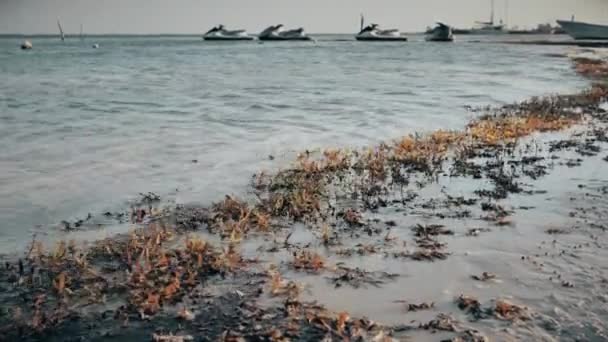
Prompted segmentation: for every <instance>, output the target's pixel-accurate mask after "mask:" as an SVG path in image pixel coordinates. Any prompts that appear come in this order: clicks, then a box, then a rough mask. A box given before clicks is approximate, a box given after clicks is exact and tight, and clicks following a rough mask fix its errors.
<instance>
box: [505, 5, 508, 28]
mask: <svg viewBox="0 0 608 342" xmlns="http://www.w3.org/2000/svg"><path fill="white" fill-rule="evenodd" d="M505 27H506V28H509V0H505Z"/></svg>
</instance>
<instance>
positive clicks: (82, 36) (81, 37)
mask: <svg viewBox="0 0 608 342" xmlns="http://www.w3.org/2000/svg"><path fill="white" fill-rule="evenodd" d="M83 39H84V34H83V31H82V24H80V40H83Z"/></svg>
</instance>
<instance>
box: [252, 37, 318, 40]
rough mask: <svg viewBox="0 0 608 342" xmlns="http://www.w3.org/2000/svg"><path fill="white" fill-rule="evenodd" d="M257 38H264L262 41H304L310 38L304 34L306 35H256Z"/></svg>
mask: <svg viewBox="0 0 608 342" xmlns="http://www.w3.org/2000/svg"><path fill="white" fill-rule="evenodd" d="M258 39H259V40H264V41H287V40H299V41H306V40H312V38H310V37H308V36H306V37H272V36H271V37H258Z"/></svg>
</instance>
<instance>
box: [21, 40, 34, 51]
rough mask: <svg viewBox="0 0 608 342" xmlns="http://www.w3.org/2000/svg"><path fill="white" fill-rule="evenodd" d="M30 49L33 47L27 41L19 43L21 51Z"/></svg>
mask: <svg viewBox="0 0 608 342" xmlns="http://www.w3.org/2000/svg"><path fill="white" fill-rule="evenodd" d="M32 47H33V45H32V43H31V42H30V41H29V40H25V41H23V43H21V50H31V49H32Z"/></svg>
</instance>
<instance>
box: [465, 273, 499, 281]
mask: <svg viewBox="0 0 608 342" xmlns="http://www.w3.org/2000/svg"><path fill="white" fill-rule="evenodd" d="M471 278H473V279H475V280H478V281H489V280H495V279H496V274H493V273H489V272H483V273H482V274H481V275H476V274H474V275H472V276H471Z"/></svg>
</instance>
